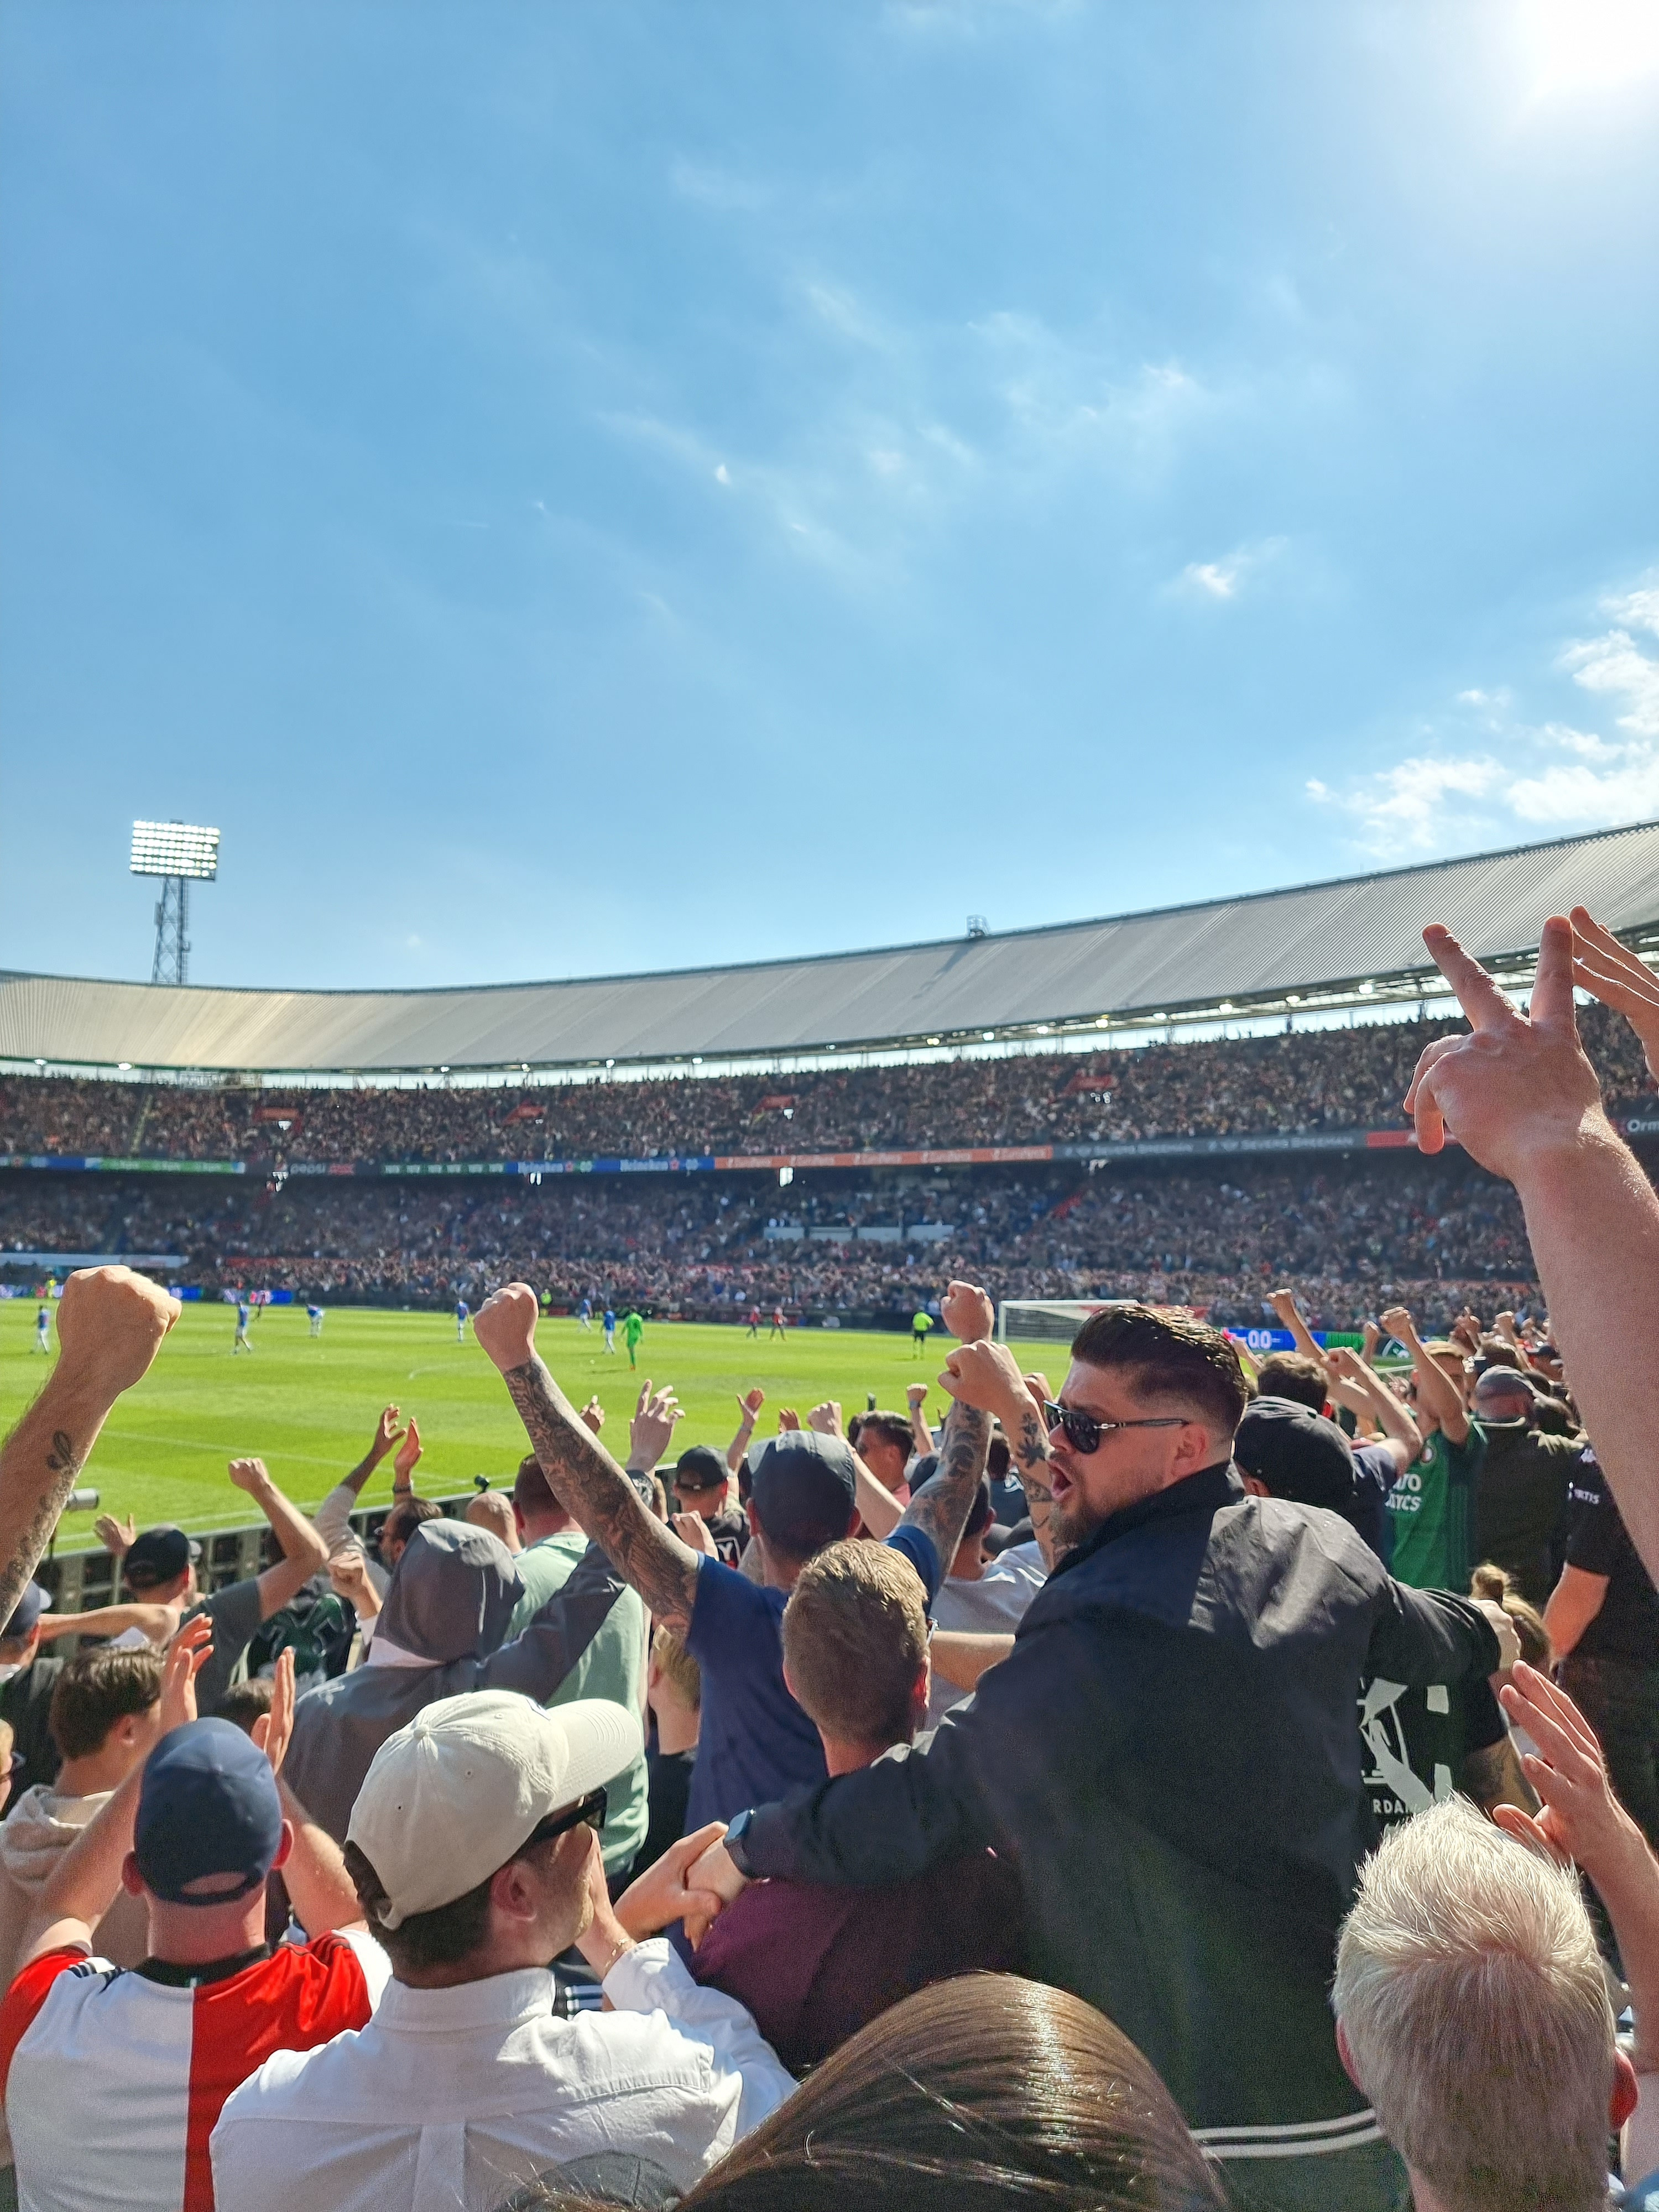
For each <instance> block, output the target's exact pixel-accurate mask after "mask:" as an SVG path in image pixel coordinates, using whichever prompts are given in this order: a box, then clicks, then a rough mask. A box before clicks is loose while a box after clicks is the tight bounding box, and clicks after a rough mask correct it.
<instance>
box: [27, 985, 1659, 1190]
mask: <svg viewBox="0 0 1659 2212" xmlns="http://www.w3.org/2000/svg"><path fill="white" fill-rule="evenodd" d="M1584 1015H1585V1019H1584V1042H1585V1045H1586V1048H1587V1049H1588V1050H1589V1054H1590V1057H1591V1059H1592V1060H1594V1061H1595V1065H1596V1066H1597V1068H1598V1070H1599V1071H1600V1073H1601V1077H1602V1081H1603V1085H1604V1091H1605V1095H1606V1096H1607V1102H1608V1110H1609V1111H1610V1112H1611V1113H1613V1114H1614V1115H1620V1116H1622V1115H1626V1114H1629V1113H1632V1112H1634V1111H1635V1110H1636V1109H1638V1108H1639V1107H1641V1106H1642V1104H1643V1103H1644V1101H1645V1102H1647V1103H1649V1104H1651V1103H1652V1100H1653V1089H1654V1086H1653V1083H1652V1080H1651V1079H1650V1076H1649V1075H1648V1073H1647V1071H1646V1069H1645V1067H1644V1064H1643V1060H1642V1056H1641V1054H1640V1053H1639V1052H1638V1051H1636V1050H1634V1049H1633V1048H1632V1044H1631V1041H1630V1039H1629V1037H1628V1035H1627V1034H1626V1033H1625V1032H1624V1031H1622V1030H1620V1025H1619V1024H1618V1023H1617V1021H1616V1020H1615V1019H1614V1018H1611V1017H1609V1016H1608V1015H1607V1011H1606V1009H1605V1008H1602V1007H1599V1006H1591V1007H1587V1008H1586V1009H1585V1010H1584ZM1453 1026H1454V1025H1453V1024H1449V1023H1448V1022H1446V1021H1444V1020H1438V1019H1423V1020H1415V1021H1404V1022H1392V1023H1378V1024H1364V1023H1362V1024H1357V1025H1356V1026H1355V1027H1354V1028H1352V1029H1337V1030H1314V1031H1297V1032H1294V1033H1291V1034H1287V1035H1284V1036H1264V1037H1237V1038H1232V1039H1222V1040H1216V1041H1209V1042H1197V1043H1190V1044H1177V1043H1171V1044H1163V1045H1151V1046H1146V1047H1144V1048H1137V1049H1130V1050H1121V1051H1105V1052H1100V1053H1097V1054H1079V1053H1066V1054H1016V1055H1013V1056H1011V1057H1008V1058H1003V1059H987V1060H946V1061H933V1062H923V1063H920V1064H917V1065H915V1066H870V1067H849V1068H846V1069H836V1070H835V1071H834V1072H833V1073H826V1072H823V1071H821V1070H813V1071H810V1072H805V1073H793V1074H787V1075H783V1074H773V1075H744V1076H740V1077H729V1078H725V1077H709V1078H707V1079H705V1078H702V1077H696V1076H692V1075H689V1074H688V1075H686V1076H683V1077H677V1078H663V1079H651V1080H647V1081H629V1080H623V1079H617V1080H598V1079H596V1080H593V1081H591V1082H583V1083H559V1084H545V1085H536V1084H531V1085H526V1086H524V1087H522V1088H520V1087H516V1086H514V1087H510V1088H506V1089H501V1088H484V1089H481V1088H477V1087H469V1086H467V1085H460V1084H456V1085H453V1086H452V1085H448V1084H444V1083H441V1081H439V1080H438V1079H435V1080H434V1082H433V1084H432V1086H431V1087H430V1088H416V1089H410V1088H400V1089H388V1088H368V1087H365V1088H361V1089H355V1090H352V1089H337V1088H332V1089H325V1088H318V1089H314V1090H313V1089H295V1090H292V1091H283V1090H281V1089H279V1088H276V1087H274V1086H273V1085H270V1084H267V1085H264V1086H263V1087H261V1088H259V1089H252V1088H234V1087H228V1086H227V1087H220V1086H211V1087H205V1088H194V1087H191V1086H189V1085H179V1084H172V1083H156V1084H142V1083H135V1082H120V1081H115V1082H100V1081H90V1080H78V1079H69V1078H35V1077H27V1076H13V1077H8V1078H6V1079H3V1080H0V1152H21V1153H40V1152H64V1153H67V1154H70V1155H72V1156H78V1155H86V1154H91V1155H95V1156H99V1157H106V1158H107V1157H110V1156H112V1155H113V1156H118V1157H131V1158H141V1159H179V1160H204V1159H269V1158H281V1159H283V1160H286V1161H288V1162H290V1163H294V1164H299V1163H302V1162H330V1163H337V1162H344V1161H356V1160H363V1161H438V1162H442V1161H456V1160H503V1159H505V1160H516V1159H562V1158H612V1157H615V1158H666V1157H669V1156H671V1155H677V1154H678V1155H688V1154H689V1155H693V1156H700V1155H703V1154H714V1155H717V1156H732V1155H737V1154H740V1153H744V1152H754V1153H769V1152H885V1151H894V1150H900V1149H903V1150H914V1149H916V1148H934V1147H951V1146H984V1145H996V1146H1009V1145H1047V1144H1064V1143H1085V1142H1091V1141H1097V1140H1104V1141H1108V1142H1114V1141H1122V1140H1124V1139H1137V1138H1157V1137H1196V1136H1231V1135H1237V1134H1239V1133H1245V1132H1250V1131H1257V1132H1260V1131H1265V1130H1297V1131H1307V1130H1314V1129H1322V1128H1340V1129H1395V1128H1401V1127H1404V1121H1403V1119H1402V1116H1401V1109H1400V1102H1401V1098H1402V1097H1404V1095H1405V1090H1406V1085H1407V1083H1408V1082H1409V1080H1410V1079H1411V1072H1412V1069H1413V1066H1414V1065H1415V1063H1416V1060H1417V1057H1418V1054H1419V1053H1420V1052H1421V1051H1422V1049H1423V1048H1424V1047H1425V1045H1427V1044H1429V1043H1431V1042H1433V1041H1434V1040H1435V1039H1436V1038H1439V1037H1443V1036H1448V1035H1449V1034H1451V1032H1452V1029H1453Z"/></svg>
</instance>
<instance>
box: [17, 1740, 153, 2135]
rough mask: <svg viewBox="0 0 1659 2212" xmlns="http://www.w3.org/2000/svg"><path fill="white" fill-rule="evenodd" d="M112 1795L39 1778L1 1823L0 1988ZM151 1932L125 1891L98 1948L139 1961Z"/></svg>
mask: <svg viewBox="0 0 1659 2212" xmlns="http://www.w3.org/2000/svg"><path fill="white" fill-rule="evenodd" d="M111 1795H112V1792H110V1791H109V1790H100V1792H99V1794H98V1795H97V1796H93V1797H65V1796H61V1795H60V1794H59V1793H58V1791H57V1790H53V1789H51V1788H49V1787H48V1786H47V1785H46V1784H45V1783H42V1782H38V1783H36V1784H35V1785H34V1787H33V1790H25V1791H24V1792H23V1794H22V1796H21V1797H20V1798H19V1799H18V1801H17V1802H16V1803H15V1805H14V1806H13V1807H12V1808H11V1814H10V1817H9V1819H8V1820H6V1822H5V1823H4V1825H3V1826H0V1992H3V1991H4V1990H9V1988H10V1987H11V1984H12V1978H13V1976H14V1975H15V1973H16V1972H17V1969H18V1967H19V1966H21V1964H22V1962H23V1960H22V1954H23V1944H24V1940H25V1938H26V1937H27V1934H28V1929H29V1923H30V1922H31V1921H32V1920H33V1917H34V1913H35V1908H36V1907H37V1905H39V1903H40V1893H41V1891H42V1890H43V1889H44V1888H45V1887H46V1882H47V1880H48V1879H49V1877H50V1876H51V1875H52V1870H53V1869H54V1868H55V1867H56V1866H57V1864H58V1860H59V1859H60V1858H62V1857H63V1856H64V1852H65V1851H66V1850H68V1849H69V1847H70V1844H72V1843H73V1842H74V1841H75V1839H76V1837H77V1836H78V1835H79V1834H80V1832H81V1831H82V1828H84V1827H87V1826H89V1825H90V1823H91V1820H92V1818H93V1816H94V1814H96V1813H100V1812H102V1810H103V1808H104V1807H105V1806H106V1805H107V1804H108V1802H109V1801H110V1797H111ZM148 1934H149V1915H148V1913H147V1911H146V1909H145V1906H144V1904H143V1899H139V1898H135V1897H129V1896H128V1895H127V1894H126V1893H125V1890H123V1891H122V1892H121V1893H120V1895H119V1896H118V1897H117V1899H116V1900H115V1902H114V1904H113V1905H111V1907H110V1909H109V1911H107V1912H106V1914H105V1915H104V1917H103V1918H102V1920H101V1921H100V1923H99V1924H98V1932H97V1934H96V1936H94V1939H93V1942H94V1949H95V1950H96V1952H97V1954H98V1955H99V1957H100V1959H107V1960H109V1961H110V1962H111V1964H112V1966H137V1964H138V1962H139V1960H141V1959H142V1958H143V1955H144V1951H145V1939H146V1937H147V1936H148ZM11 2162H12V2157H11V2138H10V2136H9V2135H8V2134H7V2133H6V2124H5V2115H4V2113H3V2112H0V2166H9V2165H10V2164H11Z"/></svg>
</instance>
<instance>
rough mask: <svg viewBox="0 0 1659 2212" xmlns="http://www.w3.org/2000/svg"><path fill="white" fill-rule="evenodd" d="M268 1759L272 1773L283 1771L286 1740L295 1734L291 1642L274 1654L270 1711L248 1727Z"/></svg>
mask: <svg viewBox="0 0 1659 2212" xmlns="http://www.w3.org/2000/svg"><path fill="white" fill-rule="evenodd" d="M248 1733H249V1735H251V1736H252V1739H253V1741H254V1742H255V1743H257V1744H258V1747H259V1748H260V1750H261V1751H262V1752H264V1755H265V1757H266V1758H267V1759H269V1760H270V1771H271V1772H272V1773H273V1774H280V1773H281V1772H282V1771H283V1759H285V1758H286V1757H287V1755H288V1747H289V1739H290V1737H291V1736H292V1735H293V1734H294V1646H293V1645H292V1644H289V1645H287V1646H286V1647H285V1648H284V1649H283V1650H281V1651H279V1652H278V1653H277V1654H276V1668H275V1669H274V1671H273V1674H272V1678H271V1689H270V1711H269V1712H268V1713H261V1714H260V1716H259V1717H258V1720H256V1721H255V1722H254V1723H253V1726H252V1728H251V1729H249V1731H248Z"/></svg>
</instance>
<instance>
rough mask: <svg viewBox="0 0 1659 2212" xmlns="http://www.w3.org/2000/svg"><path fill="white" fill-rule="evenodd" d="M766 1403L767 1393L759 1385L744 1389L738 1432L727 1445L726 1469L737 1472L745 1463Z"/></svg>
mask: <svg viewBox="0 0 1659 2212" xmlns="http://www.w3.org/2000/svg"><path fill="white" fill-rule="evenodd" d="M765 1403H766V1393H765V1391H764V1390H763V1389H760V1388H759V1386H758V1385H757V1387H756V1388H755V1389H752V1390H746V1391H744V1395H742V1397H740V1398H739V1399H738V1432H737V1434H736V1436H734V1437H732V1441H731V1443H729V1444H727V1446H726V1473H727V1474H736V1473H737V1471H738V1468H740V1467H741V1466H742V1465H743V1462H744V1455H746V1454H747V1452H748V1449H749V1447H750V1444H751V1443H753V1441H754V1437H755V1424H756V1422H757V1420H758V1419H760V1409H761V1407H763V1405H764V1404H765Z"/></svg>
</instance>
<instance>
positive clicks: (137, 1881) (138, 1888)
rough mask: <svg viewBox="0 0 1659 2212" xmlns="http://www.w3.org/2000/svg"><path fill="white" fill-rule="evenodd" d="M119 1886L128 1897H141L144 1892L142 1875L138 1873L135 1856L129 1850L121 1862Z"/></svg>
mask: <svg viewBox="0 0 1659 2212" xmlns="http://www.w3.org/2000/svg"><path fill="white" fill-rule="evenodd" d="M121 1887H122V1888H123V1889H124V1890H125V1892H126V1893H127V1895H128V1896H129V1897H142V1896H143V1893H144V1877H143V1875H141V1874H140V1873H139V1871H138V1861H137V1857H136V1856H135V1855H134V1853H132V1852H131V1851H129V1852H128V1853H127V1855H126V1857H125V1858H124V1859H123V1860H122V1862H121Z"/></svg>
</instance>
